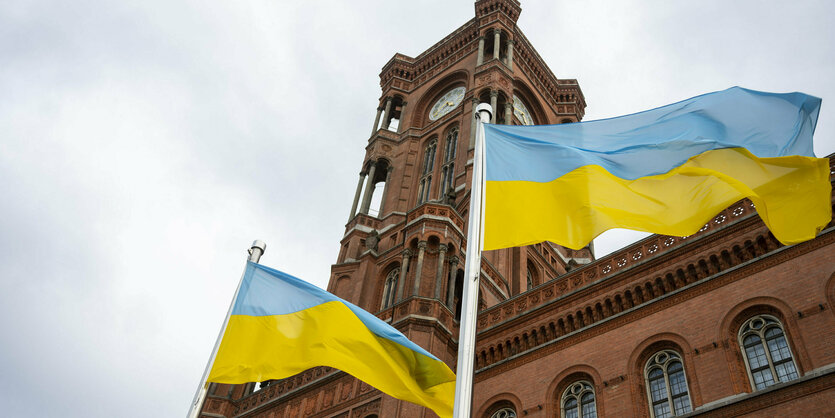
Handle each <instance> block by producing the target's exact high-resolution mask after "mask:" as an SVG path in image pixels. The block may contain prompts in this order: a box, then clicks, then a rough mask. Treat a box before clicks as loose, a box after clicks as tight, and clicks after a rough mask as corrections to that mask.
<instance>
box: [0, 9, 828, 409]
mask: <svg viewBox="0 0 835 418" xmlns="http://www.w3.org/2000/svg"><path fill="white" fill-rule="evenodd" d="M833 4H835V3H832V2H829V1H794V2H787V1H762V0H758V1H733V2H730V1H727V0H723V1H705V0H699V1H690V2H685V1H663V0H655V1H641V2H637V1H622V0H618V1H608V2H602V1H588V0H556V1H555V0H548V1H523V2H522V6H523V11H522V15H521V18H520V19H519V25H520V26H521V28H522V30H523V31H524V32H525V34H526V35H527V37H528V38H529V39H530V40H531V42H532V43H533V44H534V46H535V47H536V48H537V50H538V51H539V53H540V55H542V57H543V58H544V59H545V61H546V62H547V63H548V64H549V65H550V67H551V69H552V70H553V72H554V73H555V74H556V75H557V77H560V78H576V79H578V80H579V82H580V86H581V88H582V89H583V92H584V94H585V96H586V100H587V102H588V108H587V113H586V120H592V119H598V118H603V117H611V116H617V115H621V114H625V113H632V112H635V111H640V110H645V109H648V108H652V107H657V106H660V105H664V104H667V103H671V102H674V101H678V100H682V99H685V98H688V97H691V96H695V95H698V94H701V93H706V92H710V91H715V90H721V89H724V88H727V87H730V86H734V85H739V86H743V87H747V88H753V89H758V90H766V91H775V92H788V91H802V92H805V93H808V94H812V95H815V96H818V97H822V98H823V99H824V103H823V106H822V110H821V116H820V120H819V123H818V130H817V134H816V136H815V140H816V145H815V151H816V153H817V155H818V156H825V155H827V154H830V153H832V152H835V113H833V110H832V109H833V107H831V106H830V103H832V102H830V101H829V100H833V99H835V54H834V53H835V29H833V25H832V24H831V18H832V16H833V15H835V6H833ZM440 11H444V13H440ZM473 14H474V11H473V3H472V1H469V0H466V1H465V0H459V1H455V2H450V1H440V0H434V1H421V2H408V3H407V2H399V1H382V0H381V1H313V0H311V1H292V2H291V1H278V0H272V1H247V0H244V1H223V2H217V1H211V0H210V1H195V0H192V1H182V0H165V1H156V0H143V1H103V0H76V1H72V2H67V1H38V0H30V1H26V0H23V1H3V2H0V321H2V322H0V323H1V324H2V329H1V330H0V331H2V333H1V334H0V370H2V372H0V405H3V407H2V408H3V412H4V414H6V415H7V416H38V417H40V416H58V415H60V416H66V417H89V416H98V417H113V416H119V417H140V416H141V417H148V416H153V417H168V416H173V417H178V416H182V415H184V414H185V413H186V410H187V408H188V405H189V402H190V401H191V397H192V395H193V393H194V390H195V389H196V386H197V383H198V380H199V378H200V375H201V373H202V372H203V368H204V367H205V364H206V360H207V358H208V356H209V353H210V351H211V349H212V346H213V344H214V341H215V338H216V336H217V331H218V328H219V327H220V324H221V321H222V320H223V317H224V315H225V314H226V309H227V307H228V304H229V300H230V299H231V297H232V293H233V292H234V289H235V286H236V284H237V281H238V279H239V277H240V274H241V272H242V269H243V265H244V260H245V257H246V253H245V250H246V249H247V248H248V247H249V244H250V243H251V242H252V240H253V239H262V240H264V241H266V242H267V246H268V247H267V253H266V255H265V256H264V257H263V258H262V262H263V263H264V264H267V265H270V266H273V267H276V268H279V269H282V270H285V271H287V272H289V273H292V274H295V275H297V276H299V277H302V278H304V279H306V280H309V281H311V282H314V283H316V284H318V285H320V286H325V285H326V283H327V280H328V274H329V270H330V265H331V263H333V262H334V261H335V260H336V256H337V251H338V250H339V244H338V241H339V239H340V238H341V236H342V233H343V232H344V224H345V222H346V220H347V216H348V212H349V209H350V207H351V201H352V198H353V192H354V188H355V187H356V180H357V173H358V172H359V170H360V164H361V162H362V158H363V155H364V146H365V144H366V141H367V139H368V134H369V131H370V129H371V124H372V122H373V120H374V115H375V108H376V107H377V100H378V98H379V96H380V94H381V92H380V87H379V78H378V75H379V73H380V69H381V68H382V66H383V64H385V63H386V61H387V60H388V59H389V58H391V56H392V55H393V54H394V53H395V52H400V53H404V54H406V55H410V56H416V55H418V54H419V53H421V52H422V51H424V50H425V49H426V48H428V47H430V46H431V45H433V44H434V43H435V42H436V41H438V40H439V39H441V38H442V37H444V36H445V35H447V34H448V33H450V32H451V31H453V30H454V29H456V28H458V27H459V26H461V25H462V24H463V23H465V22H466V21H468V20H469V19H470V18H472V17H473ZM634 238H635V235H634V234H633V235H630V234H607V236H606V238H604V239H599V240H598V241H597V244H596V245H597V248H598V250H599V251H604V252H608V251H611V250H612V249H615V248H618V247H621V246H623V245H625V243H627V242H629V241H624V240H625V239H626V240H628V239H634Z"/></svg>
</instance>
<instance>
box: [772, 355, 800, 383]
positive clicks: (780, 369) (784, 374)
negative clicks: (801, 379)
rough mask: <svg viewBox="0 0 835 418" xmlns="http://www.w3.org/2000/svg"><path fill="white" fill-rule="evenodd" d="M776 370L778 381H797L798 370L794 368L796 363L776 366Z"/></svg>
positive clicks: (790, 362) (791, 362)
mask: <svg viewBox="0 0 835 418" xmlns="http://www.w3.org/2000/svg"><path fill="white" fill-rule="evenodd" d="M774 369H775V370H776V371H777V380H778V381H780V382H788V381H789V380H794V379H797V369H795V368H794V362H793V361H791V360H789V361H787V362H785V363H780V364H777V365H775V366H774Z"/></svg>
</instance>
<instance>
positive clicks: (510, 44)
mask: <svg viewBox="0 0 835 418" xmlns="http://www.w3.org/2000/svg"><path fill="white" fill-rule="evenodd" d="M515 43H516V41H514V40H513V39H511V40H509V41H507V68H508V69H510V71H513V44H515Z"/></svg>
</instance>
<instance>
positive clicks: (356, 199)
mask: <svg viewBox="0 0 835 418" xmlns="http://www.w3.org/2000/svg"><path fill="white" fill-rule="evenodd" d="M363 180H365V172H364V171H360V181H359V182H358V183H357V192H356V193H355V194H354V204H353V205H351V216H350V217H349V218H348V221H349V222H350V221H351V219H354V216H355V215H356V214H357V205H358V204H359V202H360V193H362V181H363Z"/></svg>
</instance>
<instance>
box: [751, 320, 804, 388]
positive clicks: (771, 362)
mask: <svg viewBox="0 0 835 418" xmlns="http://www.w3.org/2000/svg"><path fill="white" fill-rule="evenodd" d="M739 346H740V348H741V349H742V352H743V354H744V355H743V356H742V357H743V358H744V359H745V367H746V369H747V370H748V378H749V379H750V381H751V386H752V387H753V388H754V390H760V389H765V388H766V387H768V386H771V385H773V384H775V383H780V382H788V381H790V380H794V379H797V378H798V377H799V374H798V371H797V366H796V365H795V364H794V356H792V352H791V348H790V347H789V344H788V341H787V340H786V334H785V333H784V332H783V324H781V323H780V321H779V320H778V319H777V318H775V317H773V316H771V315H757V316H754V317H753V318H751V319H749V320H747V321H745V323H744V324H742V327H741V328H740V329H739Z"/></svg>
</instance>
